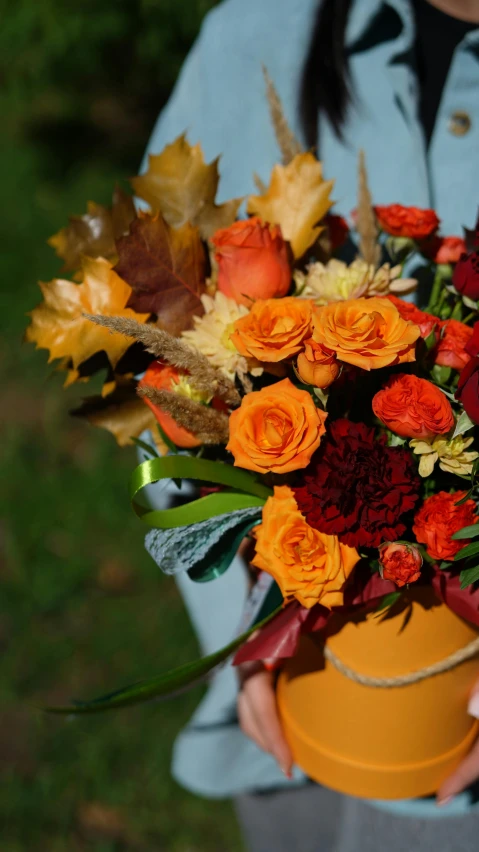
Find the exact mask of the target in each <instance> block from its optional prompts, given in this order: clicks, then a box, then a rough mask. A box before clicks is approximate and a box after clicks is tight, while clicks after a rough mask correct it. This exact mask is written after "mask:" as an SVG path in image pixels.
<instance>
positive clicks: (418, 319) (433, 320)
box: [387, 295, 441, 338]
mask: <svg viewBox="0 0 479 852" xmlns="http://www.w3.org/2000/svg"><path fill="white" fill-rule="evenodd" d="M387 298H388V299H389V301H390V302H392V303H393V305H396V308H397V309H398V311H399V313H400V314H401V316H402V318H403V319H405V320H409V322H415V323H416V325H418V326H419V328H420V329H421V337H423V338H426V337H429V335H430V334H431V331H432V330H433V329H434V327H436V331H437V332H438V336H439V328H440V323H441V320H439V319H438V318H437V317H435V316H434V315H433V314H427V313H426V312H425V311H421V310H419V308H416V305H414V304H413V303H412V302H405V301H404V299H398V297H397V296H392V295H389V296H387Z"/></svg>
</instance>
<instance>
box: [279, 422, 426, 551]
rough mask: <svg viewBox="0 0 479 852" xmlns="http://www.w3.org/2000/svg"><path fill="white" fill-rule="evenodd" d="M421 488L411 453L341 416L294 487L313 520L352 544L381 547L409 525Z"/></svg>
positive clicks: (307, 518) (305, 510) (313, 525)
mask: <svg viewBox="0 0 479 852" xmlns="http://www.w3.org/2000/svg"><path fill="white" fill-rule="evenodd" d="M419 488H420V479H419V477H418V475H417V472H416V467H415V465H414V462H413V459H412V456H411V454H410V453H409V452H408V450H404V449H402V448H399V447H388V446H387V439H386V436H385V435H381V436H380V437H378V438H376V437H375V431H374V429H371V428H370V427H368V426H366V425H365V424H364V423H352V422H351V421H349V420H343V419H341V420H336V421H335V422H333V423H332V424H331V426H330V429H329V433H328V435H327V437H324V438H323V440H322V442H321V446H320V448H319V450H318V452H317V453H316V454H315V456H314V457H313V460H312V462H311V464H310V465H309V467H308V468H307V470H306V472H305V473H304V474H303V480H302V484H301V485H300V486H299V487H298V488H295V489H294V493H295V497H296V500H297V503H298V506H299V509H300V510H301V512H302V513H303V515H304V516H305V517H306V520H307V522H308V524H309V525H310V526H312V527H315V528H316V529H318V530H320V531H321V532H325V533H329V534H330V535H337V536H338V538H339V540H340V541H342V542H343V543H344V544H348V545H349V546H350V547H378V546H379V545H380V544H381V542H383V541H394V540H395V539H397V538H400V537H401V535H402V534H403V533H404V531H405V530H406V523H405V521H404V516H405V515H406V514H407V513H408V512H410V511H411V510H412V509H414V507H415V505H416V503H417V500H418V492H419Z"/></svg>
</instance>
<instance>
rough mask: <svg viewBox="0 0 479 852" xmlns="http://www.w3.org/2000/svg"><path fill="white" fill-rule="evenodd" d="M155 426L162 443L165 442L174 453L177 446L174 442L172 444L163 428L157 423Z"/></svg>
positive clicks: (176, 450)
mask: <svg viewBox="0 0 479 852" xmlns="http://www.w3.org/2000/svg"><path fill="white" fill-rule="evenodd" d="M156 428H157V429H158V432H159V435H160V438H161V440H162V441H163V443H164V444H166V446H167V447H168V449H169V451H170V453H175V454H176V453H177V452H178V447H177V446H176V444H174V443H173V441H172V440H171V438H169V437H168V435H167V434H166V432H165V430H164V429H163V428H162V427H161V426H160V424H159V423H157V424H156Z"/></svg>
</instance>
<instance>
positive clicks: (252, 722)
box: [237, 692, 269, 751]
mask: <svg viewBox="0 0 479 852" xmlns="http://www.w3.org/2000/svg"><path fill="white" fill-rule="evenodd" d="M237 706H238V720H239V726H240V728H241V730H242V731H243V733H244V734H245V736H247V737H248V738H249V739H250V740H253V742H254V743H256V745H257V746H258V748H260V749H262V750H263V751H269V749H268V746H267V743H266V740H265V739H264V737H263V735H262V733H261V729H260V728H259V726H258V724H257V722H256V718H255V715H254V713H253V710H252V707H251V704H250V702H249V700H248V698H247V696H246V695H245V694H244V693H243V692H240V694H239V696H238V705H237Z"/></svg>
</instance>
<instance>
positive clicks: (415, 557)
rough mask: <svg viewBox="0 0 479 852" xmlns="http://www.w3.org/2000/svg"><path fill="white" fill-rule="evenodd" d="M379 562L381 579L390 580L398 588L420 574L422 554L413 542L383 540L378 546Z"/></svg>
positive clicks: (414, 579) (416, 578) (413, 580)
mask: <svg viewBox="0 0 479 852" xmlns="http://www.w3.org/2000/svg"><path fill="white" fill-rule="evenodd" d="M379 563H380V570H381V576H382V578H383V580H392V582H393V583H396V585H397V586H399V588H401V586H406V585H407V584H408V583H415V582H416V580H419V577H420V576H421V568H422V556H421V554H420V552H419V550H418V549H417V547H414V545H413V544H405V543H404V542H400V541H385V542H384V544H381V546H380V548H379Z"/></svg>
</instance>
